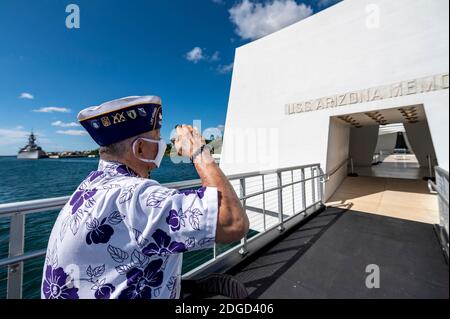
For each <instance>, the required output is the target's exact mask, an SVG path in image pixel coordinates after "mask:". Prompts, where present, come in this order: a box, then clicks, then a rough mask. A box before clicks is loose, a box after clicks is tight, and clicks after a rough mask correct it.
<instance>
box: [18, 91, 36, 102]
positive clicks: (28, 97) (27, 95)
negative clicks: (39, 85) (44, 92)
mask: <svg viewBox="0 0 450 319" xmlns="http://www.w3.org/2000/svg"><path fill="white" fill-rule="evenodd" d="M19 99H24V100H33V99H34V95H33V94H30V93H27V92H23V93H20V95H19Z"/></svg>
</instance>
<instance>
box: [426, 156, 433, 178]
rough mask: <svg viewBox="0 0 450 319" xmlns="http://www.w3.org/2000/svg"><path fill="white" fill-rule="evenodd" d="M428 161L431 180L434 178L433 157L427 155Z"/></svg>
mask: <svg viewBox="0 0 450 319" xmlns="http://www.w3.org/2000/svg"><path fill="white" fill-rule="evenodd" d="M427 159H428V172H429V175H428V176H430V178H432V177H433V168H432V165H431V155H427Z"/></svg>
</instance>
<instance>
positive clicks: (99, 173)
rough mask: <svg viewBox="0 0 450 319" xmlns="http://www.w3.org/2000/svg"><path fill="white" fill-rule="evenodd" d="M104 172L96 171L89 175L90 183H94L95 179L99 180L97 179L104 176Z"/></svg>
mask: <svg viewBox="0 0 450 319" xmlns="http://www.w3.org/2000/svg"><path fill="white" fill-rule="evenodd" d="M102 175H103V172H102V171H94V172H92V173H91V174H90V175H89V182H93V181H94V180H95V179H97V177H99V176H102Z"/></svg>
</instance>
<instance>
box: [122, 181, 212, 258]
mask: <svg viewBox="0 0 450 319" xmlns="http://www.w3.org/2000/svg"><path fill="white" fill-rule="evenodd" d="M139 188H140V189H139V190H138V189H137V190H136V191H137V192H138V194H137V195H138V196H137V197H135V198H136V200H137V202H135V205H136V208H139V209H136V210H135V211H134V214H133V216H132V220H131V222H132V224H133V225H132V226H133V229H137V230H138V231H137V233H138V234H139V233H140V236H141V237H142V238H141V240H143V241H145V243H146V245H143V249H142V252H143V253H144V254H145V255H147V256H151V255H155V254H158V255H164V254H174V253H181V252H185V251H193V250H198V249H204V248H210V247H212V246H213V245H214V242H215V237H216V228H217V217H218V216H217V215H218V195H217V188H215V187H202V188H199V189H197V190H188V191H182V192H180V191H177V190H174V189H169V188H166V187H163V186H161V185H160V184H157V183H155V184H150V185H146V186H143V187H139Z"/></svg>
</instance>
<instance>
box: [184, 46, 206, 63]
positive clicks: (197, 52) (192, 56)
mask: <svg viewBox="0 0 450 319" xmlns="http://www.w3.org/2000/svg"><path fill="white" fill-rule="evenodd" d="M186 59H187V60H188V61H191V62H193V63H198V62H199V61H201V60H203V59H205V56H204V55H203V50H202V49H201V48H199V47H195V48H193V49H192V50H191V51H189V52H188V53H186Z"/></svg>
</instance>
